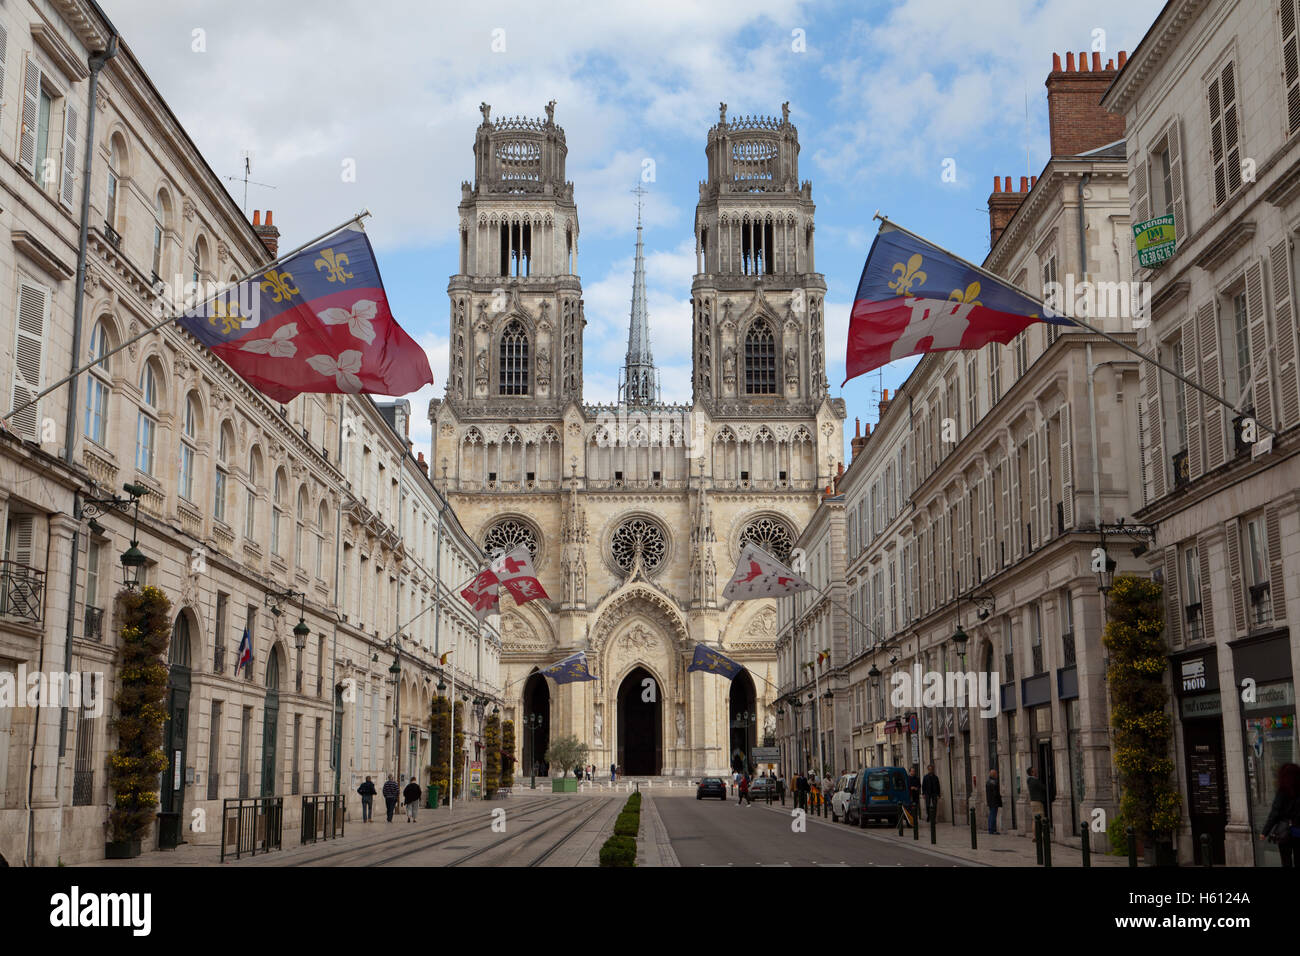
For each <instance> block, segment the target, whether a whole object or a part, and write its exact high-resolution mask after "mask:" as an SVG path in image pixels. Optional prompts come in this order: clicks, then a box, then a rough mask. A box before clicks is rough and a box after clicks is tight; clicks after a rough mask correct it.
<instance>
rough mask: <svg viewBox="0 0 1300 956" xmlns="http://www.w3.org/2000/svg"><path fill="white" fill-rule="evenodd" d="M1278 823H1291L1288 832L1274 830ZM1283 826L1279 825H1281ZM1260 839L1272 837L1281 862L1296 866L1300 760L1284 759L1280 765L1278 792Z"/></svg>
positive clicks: (1299, 835) (1299, 841) (1299, 844)
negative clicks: (1290, 760) (1278, 833)
mask: <svg viewBox="0 0 1300 956" xmlns="http://www.w3.org/2000/svg"><path fill="white" fill-rule="evenodd" d="M1279 823H1286V824H1289V827H1288V830H1287V832H1286V833H1285V834H1280V835H1275V834H1273V828H1274V827H1276V826H1277V825H1278V824H1279ZM1279 829H1280V828H1279ZM1259 838H1260V839H1261V840H1266V839H1271V840H1273V841H1274V842H1275V843H1276V844H1277V852H1278V853H1279V854H1280V855H1281V857H1282V865H1283V866H1285V867H1291V868H1295V866H1296V863H1297V859H1296V858H1297V855H1300V854H1297V850H1300V764H1294V763H1284V764H1282V766H1280V767H1278V768H1277V793H1276V794H1274V795H1273V805H1272V806H1271V807H1270V808H1269V811H1268V819H1267V820H1265V821H1264V832H1263V833H1261V834H1260V835H1259Z"/></svg>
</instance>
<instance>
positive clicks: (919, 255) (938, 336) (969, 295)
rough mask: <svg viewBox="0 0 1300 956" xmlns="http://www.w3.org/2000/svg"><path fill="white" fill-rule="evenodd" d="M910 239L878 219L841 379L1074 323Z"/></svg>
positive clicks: (929, 245) (963, 262)
mask: <svg viewBox="0 0 1300 956" xmlns="http://www.w3.org/2000/svg"><path fill="white" fill-rule="evenodd" d="M1047 311H1048V310H1047V308H1046V307H1045V306H1044V305H1043V303H1042V302H1039V301H1038V300H1037V299H1034V298H1032V297H1031V296H1029V295H1027V294H1026V293H1024V292H1022V291H1021V290H1019V289H1017V288H1016V287H1015V286H1013V285H1011V284H1010V283H1008V282H1005V281H1003V280H1001V279H998V278H997V277H995V276H993V275H990V274H989V273H987V272H985V271H984V270H982V269H980V268H978V267H977V266H974V265H972V264H971V263H969V262H967V261H966V260H965V259H962V258H960V257H958V256H955V255H953V254H952V253H951V252H948V251H947V250H945V249H941V248H939V247H938V246H936V245H934V244H933V243H931V242H928V241H926V240H925V239H922V238H921V237H920V236H917V235H915V234H914V233H911V232H908V231H907V230H906V229H902V228H900V227H898V226H895V225H894V224H893V223H891V222H889V221H888V220H883V221H882V223H881V226H880V231H879V232H878V233H877V234H876V239H875V242H873V243H872V244H871V252H870V253H868V254H867V263H866V265H865V266H863V269H862V278H861V280H859V282H858V291H857V295H856V296H854V302H853V312H852V314H851V316H850V318H849V335H848V348H847V352H846V355H845V357H844V373H845V377H844V381H845V382H847V381H848V380H849V379H851V378H856V377H857V376H859V375H865V374H866V373H867V372H871V371H874V370H875V369H878V368H880V367H881V366H882V365H888V364H889V363H890V362H893V361H896V360H897V359H901V358H906V357H907V356H909V355H921V354H923V353H925V352H942V351H945V350H949V349H978V348H982V347H983V346H985V345H988V344H989V343H990V342H999V343H1001V344H1002V345H1006V344H1007V343H1009V342H1010V341H1011V340H1012V339H1014V338H1015V337H1016V336H1017V335H1019V334H1020V333H1021V332H1023V331H1024V330H1025V329H1026V328H1028V327H1029V326H1030V325H1032V324H1033V323H1035V322H1051V323H1053V324H1055V325H1073V324H1074V323H1073V322H1071V321H1070V320H1069V319H1067V318H1064V317H1060V316H1048V315H1045V313H1046V312H1047Z"/></svg>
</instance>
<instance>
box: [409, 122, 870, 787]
mask: <svg viewBox="0 0 1300 956" xmlns="http://www.w3.org/2000/svg"><path fill="white" fill-rule="evenodd" d="M482 112H483V122H482V124H481V125H480V126H479V127H478V130H477V132H476V133H475V140H474V157H475V161H474V182H473V183H469V182H467V183H465V184H463V186H462V198H461V203H460V219H461V225H460V269H459V272H458V273H457V274H456V275H453V276H452V277H451V279H450V282H449V283H448V296H449V298H450V306H451V319H450V332H451V334H450V338H451V357H450V371H449V374H448V378H447V389H446V397H445V398H444V399H441V400H435V401H434V402H432V403H431V405H430V409H429V416H430V419H431V420H432V423H433V432H434V438H433V455H432V458H431V464H432V466H433V469H434V472H435V476H436V478H437V481H438V484H439V486H440V487H441V488H442V489H443V490H444V491H445V492H446V494H447V497H448V499H449V500H450V501H451V503H452V504H453V506H454V507H455V508H456V510H457V512H458V513H459V514H460V515H461V517H462V520H463V521H464V522H465V526H466V528H467V529H468V530H469V531H470V533H471V535H472V536H473V538H474V540H475V541H476V542H477V543H478V544H479V545H480V546H481V547H483V548H484V549H485V550H487V551H490V552H494V551H498V550H501V549H504V548H507V547H509V546H511V545H513V544H516V543H519V542H522V543H526V544H527V545H528V547H529V548H530V549H531V551H532V552H533V554H534V556H535V558H536V564H537V569H538V572H539V574H540V577H541V581H542V583H543V585H544V586H545V588H546V589H547V591H548V593H549V594H550V597H551V602H550V604H549V605H546V604H545V602H540V601H535V602H531V603H529V604H526V605H523V606H520V607H517V608H516V607H509V606H504V605H505V604H507V603H508V602H503V613H502V617H501V634H502V641H503V656H502V678H503V681H504V683H505V686H506V691H505V696H506V699H507V705H506V711H507V713H508V714H511V715H513V716H515V717H516V718H520V717H522V716H525V715H528V714H538V715H540V716H541V717H542V720H543V727H542V728H541V729H540V730H539V731H537V733H536V740H535V742H533V741H532V740H531V739H530V735H529V734H521V735H520V743H521V745H522V753H521V756H522V766H523V768H524V769H525V770H528V769H531V768H532V767H533V766H534V765H540V764H542V763H543V758H544V755H545V748H546V744H547V743H548V742H549V741H550V740H551V739H553V738H554V737H556V736H558V735H565V734H574V735H576V736H577V737H578V738H579V739H580V740H582V741H583V742H585V743H587V744H588V745H589V746H590V747H591V759H592V762H593V763H595V764H596V765H598V766H600V767H602V768H605V767H608V766H609V765H610V764H618V765H621V766H622V767H623V769H624V770H625V772H627V773H632V774H646V775H651V774H680V775H685V774H699V773H705V772H708V773H716V772H719V771H721V770H724V769H726V768H727V767H728V766H729V765H730V764H731V763H732V761H733V758H734V757H735V756H736V755H737V754H738V753H747V752H748V750H749V748H750V747H751V746H753V745H754V744H755V743H756V742H761V741H760V740H759V738H760V737H767V736H770V735H771V733H772V728H770V727H769V726H768V724H769V721H768V717H769V715H770V713H771V709H772V707H771V704H772V700H773V698H774V696H775V693H774V690H773V688H774V686H775V685H774V682H775V680H776V671H775V665H776V657H775V644H776V609H775V604H774V603H773V602H771V601H751V602H744V603H728V602H726V601H724V600H722V599H721V598H720V596H719V595H720V591H721V587H722V585H723V584H724V583H725V582H726V580H727V579H728V577H729V576H730V575H731V573H732V570H733V568H734V566H735V560H736V556H737V555H738V554H739V551H740V547H741V543H742V542H743V541H747V540H755V541H758V542H760V543H761V544H763V546H764V547H767V548H769V549H770V550H772V551H774V552H776V553H777V554H780V555H782V556H788V554H789V551H790V548H791V546H792V544H793V542H794V538H795V535H796V533H797V530H796V529H798V528H799V527H800V526H802V524H803V523H804V522H805V521H806V520H807V519H808V518H809V517H810V516H811V515H812V513H813V511H814V509H815V507H816V502H817V489H818V488H820V487H823V486H824V485H825V484H826V482H827V480H828V477H829V476H830V475H831V474H833V473H834V470H835V466H836V464H837V463H838V462H839V461H840V460H841V458H842V450H841V448H842V445H841V442H842V438H841V424H842V419H843V416H844V412H843V404H842V402H838V401H836V400H832V399H830V398H829V397H828V395H827V389H826V369H825V337H824V331H823V313H822V310H823V301H824V294H825V281H824V280H823V278H822V276H821V275H819V274H818V273H817V272H816V269H815V262H814V255H813V215H814V206H813V202H812V198H811V185H810V184H809V183H807V182H803V183H800V182H799V179H798V152H799V143H798V135H797V131H796V129H795V127H794V126H793V125H792V124H791V123H790V121H789V116H788V110H786V111H785V115H783V117H782V118H779V119H775V118H765V117H747V118H744V119H732V120H728V118H727V115H726V107H725V105H724V106H723V107H722V109H721V110H720V115H719V121H718V124H717V125H716V126H714V127H713V128H712V129H711V130H709V133H708V139H707V143H706V146H705V152H706V155H707V158H708V167H707V178H706V180H705V181H704V182H702V183H701V184H700V200H699V205H698V206H697V210H696V218H695V239H696V249H697V262H698V265H697V269H698V272H697V274H696V276H695V279H694V283H693V285H692V307H693V310H694V319H693V336H694V339H693V342H694V350H693V351H694V356H693V383H694V394H693V397H692V403H691V404H689V405H687V404H679V405H674V404H665V403H662V402H661V401H659V398H658V389H657V383H656V382H655V377H654V376H653V375H652V374H650V373H651V372H652V367H651V360H650V351H649V338H648V337H647V335H646V334H645V333H646V327H645V323H646V321H647V315H646V310H645V302H644V278H643V275H642V269H643V264H642V262H641V256H640V254H638V257H637V275H636V276H634V281H633V290H634V292H633V306H632V319H633V322H632V326H631V328H630V330H629V353H628V363H627V367H626V368H625V369H624V372H623V376H622V381H623V383H624V388H623V389H622V396H621V397H622V402H621V403H620V404H619V405H616V406H603V407H602V406H594V405H588V404H584V402H583V393H582V361H583V327H584V325H585V324H586V318H585V316H584V313H583V302H582V286H581V280H580V279H579V276H578V262H577V258H578V237H579V226H578V215H577V205H576V201H575V197H574V188H573V184H572V183H570V182H568V181H566V179H565V158H566V154H567V147H566V145H565V138H564V131H563V129H562V128H561V127H559V126H558V125H556V123H555V120H554V104H553V103H552V104H549V105H548V106H547V110H546V117H545V118H544V119H519V118H515V119H508V118H507V119H495V120H494V119H492V118H491V111H490V107H488V105H487V104H483V106H482ZM639 236H640V234H639V232H638V253H639V250H640V242H639ZM696 643H706V644H709V645H711V646H714V647H720V648H721V649H723V650H724V651H725V652H726V653H727V654H729V655H731V656H732V657H734V658H735V659H736V660H738V661H740V662H741V663H743V664H745V665H746V666H747V667H748V668H749V669H750V672H752V673H753V674H754V675H756V676H757V678H758V681H757V683H756V682H755V681H754V680H753V679H751V678H750V676H749V674H745V675H742V676H741V677H738V678H737V679H736V681H735V682H734V684H731V685H728V684H726V683H724V682H722V681H720V680H719V679H718V678H717V677H714V676H712V675H709V674H706V673H699V672H697V673H690V674H688V673H687V672H686V666H687V664H688V663H689V660H690V658H691V654H692V651H693V647H694V645H695V644H696ZM579 649H585V650H586V651H587V654H588V660H589V663H590V666H591V669H592V673H593V674H595V675H597V676H598V678H599V680H598V681H596V682H591V683H572V684H566V685H563V686H561V687H559V688H558V690H555V689H554V688H552V687H550V686H548V684H547V681H546V679H545V678H543V677H541V676H540V675H539V674H537V673H536V672H537V671H538V670H539V669H540V668H543V667H545V666H546V665H547V664H549V663H551V662H554V661H556V660H559V659H560V658H562V657H564V656H566V655H568V654H570V653H573V652H574V651H576V650H579ZM647 681H649V682H652V683H646V682H647ZM648 687H653V688H654V690H653V691H652V692H651V693H649V694H646V695H644V697H645V699H643V690H644V689H645V688H648ZM742 714H756V715H757V722H755V720H754V719H753V718H742V717H741V715H742ZM543 769H544V768H543Z"/></svg>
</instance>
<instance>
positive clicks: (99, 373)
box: [84, 319, 113, 445]
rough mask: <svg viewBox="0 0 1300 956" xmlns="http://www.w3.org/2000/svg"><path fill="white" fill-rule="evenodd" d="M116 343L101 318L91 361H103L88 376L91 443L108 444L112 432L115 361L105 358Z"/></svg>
mask: <svg viewBox="0 0 1300 956" xmlns="http://www.w3.org/2000/svg"><path fill="white" fill-rule="evenodd" d="M112 347H113V346H112V342H111V339H110V338H109V331H108V324H107V323H106V322H105V321H104V320H103V319H100V320H99V321H98V322H96V323H95V327H94V328H93V329H92V330H91V332H90V351H89V355H88V358H89V359H90V360H91V361H94V360H95V359H99V361H98V362H96V363H95V364H94V365H92V366H91V368H90V374H89V375H87V376H86V415H85V429H84V431H85V435H86V437H87V438H89V439H90V440H91V441H93V442H96V443H97V444H99V445H106V444H107V443H108V442H107V440H106V439H107V431H108V396H109V393H110V391H111V390H112V387H113V384H112V383H113V379H112V368H111V367H110V363H111V361H112V359H110V358H104V355H105V354H106V353H108V352H109V351H111V350H112Z"/></svg>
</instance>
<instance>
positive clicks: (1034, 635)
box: [1027, 601, 1046, 674]
mask: <svg viewBox="0 0 1300 956" xmlns="http://www.w3.org/2000/svg"><path fill="white" fill-rule="evenodd" d="M1027 613H1028V615H1029V651H1030V654H1031V655H1032V657H1033V666H1034V673H1035V674H1041V673H1043V671H1044V670H1045V669H1046V667H1045V664H1044V661H1043V611H1042V608H1041V607H1040V606H1039V604H1038V602H1037V601H1034V602H1033V603H1032V604H1030V605H1029V607H1028V608H1027Z"/></svg>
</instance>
